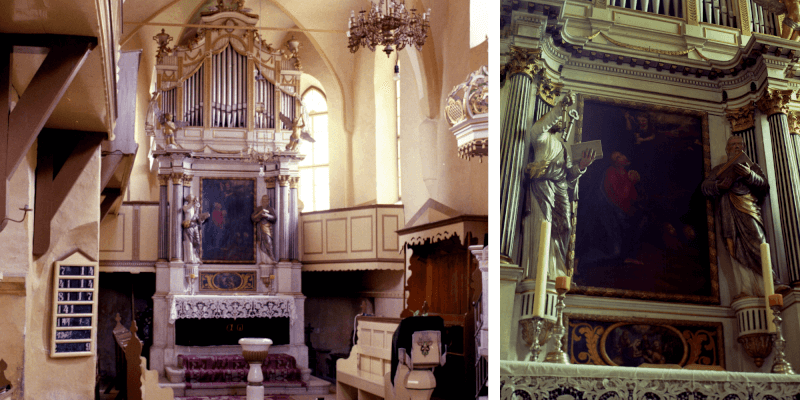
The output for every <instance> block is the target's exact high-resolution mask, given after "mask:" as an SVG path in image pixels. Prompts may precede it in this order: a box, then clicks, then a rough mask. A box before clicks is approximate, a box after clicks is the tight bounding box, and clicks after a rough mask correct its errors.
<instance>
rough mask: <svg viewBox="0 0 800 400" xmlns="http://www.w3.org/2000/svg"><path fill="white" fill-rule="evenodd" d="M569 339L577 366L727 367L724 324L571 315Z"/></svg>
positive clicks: (570, 349)
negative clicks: (667, 365)
mask: <svg viewBox="0 0 800 400" xmlns="http://www.w3.org/2000/svg"><path fill="white" fill-rule="evenodd" d="M567 336H568V343H567V349H568V356H569V358H570V362H571V363H572V364H588V365H610V366H623V367H638V366H640V365H641V364H672V365H680V366H681V367H686V366H688V365H693V366H695V367H697V366H699V368H698V369H705V368H708V369H711V368H713V367H721V368H725V347H724V346H723V336H722V324H721V323H719V322H695V321H668V320H660V319H649V318H619V317H598V316H589V315H570V316H569V330H568V334H567Z"/></svg>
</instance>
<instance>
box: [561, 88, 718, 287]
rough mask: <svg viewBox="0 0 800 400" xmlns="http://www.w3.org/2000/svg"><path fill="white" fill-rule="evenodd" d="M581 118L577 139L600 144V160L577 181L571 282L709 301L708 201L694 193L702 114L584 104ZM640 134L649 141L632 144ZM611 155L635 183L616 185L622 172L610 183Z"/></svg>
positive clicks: (699, 172)
mask: <svg viewBox="0 0 800 400" xmlns="http://www.w3.org/2000/svg"><path fill="white" fill-rule="evenodd" d="M626 113H627V114H628V115H630V119H631V121H632V124H631V129H628V126H627V124H626V117H625V115H626ZM583 115H584V116H583V118H584V119H583V129H582V135H583V137H582V140H583V141H589V140H598V139H599V140H602V144H603V155H604V157H603V159H601V160H598V161H596V162H595V163H594V164H592V165H591V166H590V167H589V168H588V170H587V172H586V173H585V174H584V175H583V176H582V177H581V179H580V183H579V199H580V200H579V201H578V213H577V227H576V229H577V232H576V235H577V237H576V243H575V252H576V254H575V257H576V275H575V276H574V280H575V283H576V284H577V285H579V286H583V287H593V288H606V289H613V290H621V291H638V292H642V291H644V292H657V293H659V294H662V295H663V294H670V295H678V296H683V295H687V296H712V295H714V293H712V274H711V268H710V263H709V255H708V223H707V217H706V199H705V198H704V197H703V196H702V194H701V193H700V191H699V188H700V183H701V182H702V180H703V179H704V167H703V165H704V164H703V159H704V150H703V119H702V116H701V115H691V114H685V113H681V112H678V111H666V110H663V109H654V108H652V107H651V108H645V107H637V106H636V105H633V104H630V105H629V104H624V105H623V104H612V103H608V102H602V101H596V100H586V101H585V103H584V114H583ZM645 120H646V121H645ZM637 132H638V133H639V137H640V138H643V139H649V140H644V141H640V142H639V143H637V140H636V133H637ZM615 151H618V152H620V153H622V154H624V155H625V156H626V157H627V158H628V160H629V161H630V165H629V166H627V167H626V170H628V171H630V170H635V171H637V172H638V174H639V176H640V181H639V182H638V183H635V184H634V183H630V184H626V183H624V182H623V183H622V184H620V179H622V180H624V179H626V178H624V177H625V176H626V175H624V174H623V175H622V176H623V177H622V178H620V177H619V176H617V180H616V181H614V182H616V183H617V184H616V185H613V184H611V182H612V181H613V179H612V177H611V176H610V175H607V174H609V167H611V166H612V154H613V153H614V152H615ZM627 179H630V178H627ZM631 182H632V181H631ZM617 293H619V294H622V295H624V292H617Z"/></svg>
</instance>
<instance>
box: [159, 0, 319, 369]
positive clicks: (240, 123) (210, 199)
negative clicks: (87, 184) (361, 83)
mask: <svg viewBox="0 0 800 400" xmlns="http://www.w3.org/2000/svg"><path fill="white" fill-rule="evenodd" d="M244 11H246V10H244ZM244 11H242V10H236V9H232V8H225V7H223V9H221V10H219V9H218V10H212V11H209V12H204V13H203V16H202V17H201V21H200V24H202V25H207V26H208V28H198V29H196V30H194V29H192V30H189V31H186V32H184V34H183V35H182V37H183V39H182V40H181V41H180V42H179V43H178V44H177V45H176V46H175V48H170V47H168V46H167V44H168V43H169V42H170V40H171V38H170V37H169V35H168V34H166V33H164V32H163V31H162V33H161V34H159V35H156V37H154V39H155V40H156V41H157V42H158V44H159V51H158V54H157V65H156V71H157V90H156V92H155V93H154V95H153V98H152V100H151V102H150V107H149V111H148V116H147V123H146V129H147V131H148V134H150V135H152V136H155V139H154V145H153V146H152V147H153V149H154V150H153V151H152V156H153V157H154V158H155V159H156V160H157V162H158V177H159V183H160V192H159V224H158V255H159V261H158V263H157V265H156V266H157V268H156V271H157V275H156V280H157V290H156V294H155V295H154V307H155V312H154V343H153V347H152V349H151V365H152V366H153V368H154V369H157V370H162V371H163V367H164V366H174V365H175V364H176V356H177V355H179V354H186V353H188V352H191V353H192V354H198V353H203V352H209V354H222V353H225V352H226V351H227V352H229V353H236V352H237V351H238V350H237V349H238V348H239V346H237V345H231V344H228V343H227V342H232V343H235V340H236V339H237V338H232V339H231V338H228V339H229V340H228V339H226V343H205V345H212V346H211V347H206V348H202V349H188V348H187V347H186V346H192V345H191V344H187V343H197V341H196V340H194V339H193V338H187V337H186V335H187V334H189V335H190V334H192V332H200V333H201V334H204V335H207V334H209V332H203V330H198V329H197V328H196V325H197V324H196V322H198V321H192V324H193V325H192V326H193V327H194V328H191V329H181V326H182V324H183V322H182V320H183V321H188V320H190V319H200V320H202V319H203V318H213V319H216V320H217V321H208V322H209V323H208V327H209V329H212V328H213V327H221V328H219V329H226V327H230V326H235V327H237V329H238V327H240V326H243V328H242V329H238V330H239V331H242V335H245V334H247V335H251V336H252V335H254V334H255V335H261V336H269V335H270V334H272V335H274V336H276V339H277V338H278V337H280V338H282V339H279V341H278V342H276V343H275V345H274V346H273V347H272V349H271V352H274V353H286V354H291V355H292V356H294V357H295V359H296V360H297V362H298V364H299V365H300V366H302V367H306V366H307V364H308V359H307V349H306V347H305V345H304V340H303V339H304V337H303V325H304V324H303V315H304V303H303V301H304V297H303V296H302V294H301V290H300V287H301V286H300V278H301V275H300V270H301V266H300V263H299V261H298V230H297V225H298V196H297V185H298V181H299V170H298V163H299V162H300V161H301V160H302V159H303V158H304V156H303V155H302V154H300V152H299V151H297V150H294V146H290V147H287V144H289V143H290V142H291V138H292V137H294V138H295V140H296V138H297V135H298V134H299V128H297V129H294V125H295V124H298V121H299V120H301V118H300V117H301V115H302V106H301V103H300V100H299V94H298V91H299V88H300V76H301V71H300V69H299V68H300V62H299V60H298V58H297V52H298V50H299V42H298V41H296V40H294V39H291V40H289V41H288V42H287V44H286V49H284V50H280V49H276V48H273V47H272V46H271V45H270V44H268V43H266V42H265V41H264V40H263V39H262V37H261V35H259V34H258V30H256V29H255V28H254V27H255V24H256V22H257V21H258V16H257V15H253V14H249V13H248V12H244ZM223 27H224V28H223ZM298 125H300V124H298ZM287 148H290V149H291V150H287ZM267 202H268V204H267ZM243 295H247V297H246V298H244V297H240V298H239V299H237V297H239V296H243ZM244 300H247V302H255V303H253V304H255V305H253V306H249V307H250V308H248V309H247V310H244V311H242V312H243V313H244V314H241V315H240V314H237V311H236V310H235V309H232V308H231V307H228V306H226V311H225V312H224V313H206V312H201V311H202V309H203V307H205V306H209V305H210V304H240V303H242V301H244ZM201 303H202V304H201ZM248 304H249V303H248ZM209 307H210V306H209ZM234 308H235V307H234ZM262 308H263V309H264V310H267V311H269V312H257V311H258V310H260V309H262ZM254 310H255V314H254V313H253V312H254ZM226 318H230V319H232V320H234V319H235V321H236V324H233V325H232V324H228V323H225V321H219V320H220V319H226ZM248 318H252V319H259V318H260V319H261V322H264V321H265V320H264V319H265V318H266V319H269V321H275V322H280V323H270V326H273V327H276V328H271V329H270V331H272V332H271V333H270V332H252V330H250V331H248V328H247V326H244V325H246V324H247V323H248V322H247V320H248ZM273 318H274V320H273ZM280 319H282V320H280ZM279 320H280V321H279ZM199 322H200V323H202V321H199ZM242 324H244V325H242ZM183 325H186V324H183ZM253 326H263V324H262V323H260V322H259V323H254V324H253ZM214 329H216V328H214ZM253 329H256V330H259V329H261V328H253ZM275 329H277V330H282V331H281V332H275ZM261 330H263V329H261ZM234 333H235V332H234ZM231 334H232V333H231V332H225V333H224V335H225V336H226V337H227V336H230V335H231ZM281 342H282V343H281ZM228 347H230V348H228Z"/></svg>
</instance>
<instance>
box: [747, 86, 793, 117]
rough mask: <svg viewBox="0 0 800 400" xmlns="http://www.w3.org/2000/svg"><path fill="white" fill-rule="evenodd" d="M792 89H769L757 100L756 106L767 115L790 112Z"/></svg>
mask: <svg viewBox="0 0 800 400" xmlns="http://www.w3.org/2000/svg"><path fill="white" fill-rule="evenodd" d="M792 93H793V91H791V90H781V89H767V90H765V91H764V95H763V96H761V98H760V99H758V101H756V106H757V107H758V109H759V110H760V111H761V112H762V113H763V114H765V115H767V116H769V115H773V114H778V113H783V114H787V113H788V112H789V108H788V106H789V102H790V101H791V100H792Z"/></svg>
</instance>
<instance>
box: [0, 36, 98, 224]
mask: <svg viewBox="0 0 800 400" xmlns="http://www.w3.org/2000/svg"><path fill="white" fill-rule="evenodd" d="M0 43H2V44H0V231H2V230H3V228H5V225H6V222H7V220H6V218H7V217H8V179H9V178H10V177H11V175H13V174H14V172H15V171H16V169H17V167H18V166H19V164H20V163H21V162H22V160H24V159H25V156H26V155H27V153H28V151H30V149H31V146H32V145H33V142H34V141H36V137H37V136H38V134H39V132H40V131H41V130H42V127H43V126H44V124H45V122H47V119H48V118H50V114H52V112H53V110H54V109H55V107H56V105H57V104H58V102H59V100H60V99H61V96H63V94H64V92H65V91H66V90H67V88H68V87H69V85H70V83H72V80H73V78H75V75H76V74H77V72H78V70H79V69H80V67H81V65H83V63H84V61H86V58H87V57H88V55H89V53H90V52H91V51H92V49H94V47H95V46H97V38H94V37H85V36H69V35H48V34H45V35H23V34H0ZM41 48H49V49H50V50H49V51H48V52H47V56H46V57H45V59H44V62H43V63H42V65H41V66H40V67H39V69H38V70H37V72H36V74H35V75H34V77H33V79H32V80H31V83H30V85H29V86H28V88H27V89H26V90H25V92H24V93H23V94H22V97H20V99H19V102H18V103H17V105H16V106H15V107H14V110H13V111H12V110H11V109H10V106H9V97H10V89H11V85H10V80H11V64H10V60H11V57H10V56H11V53H12V52H13V51H15V49H18V50H19V51H22V52H30V51H31V49H41ZM40 51H41V50H40Z"/></svg>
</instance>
